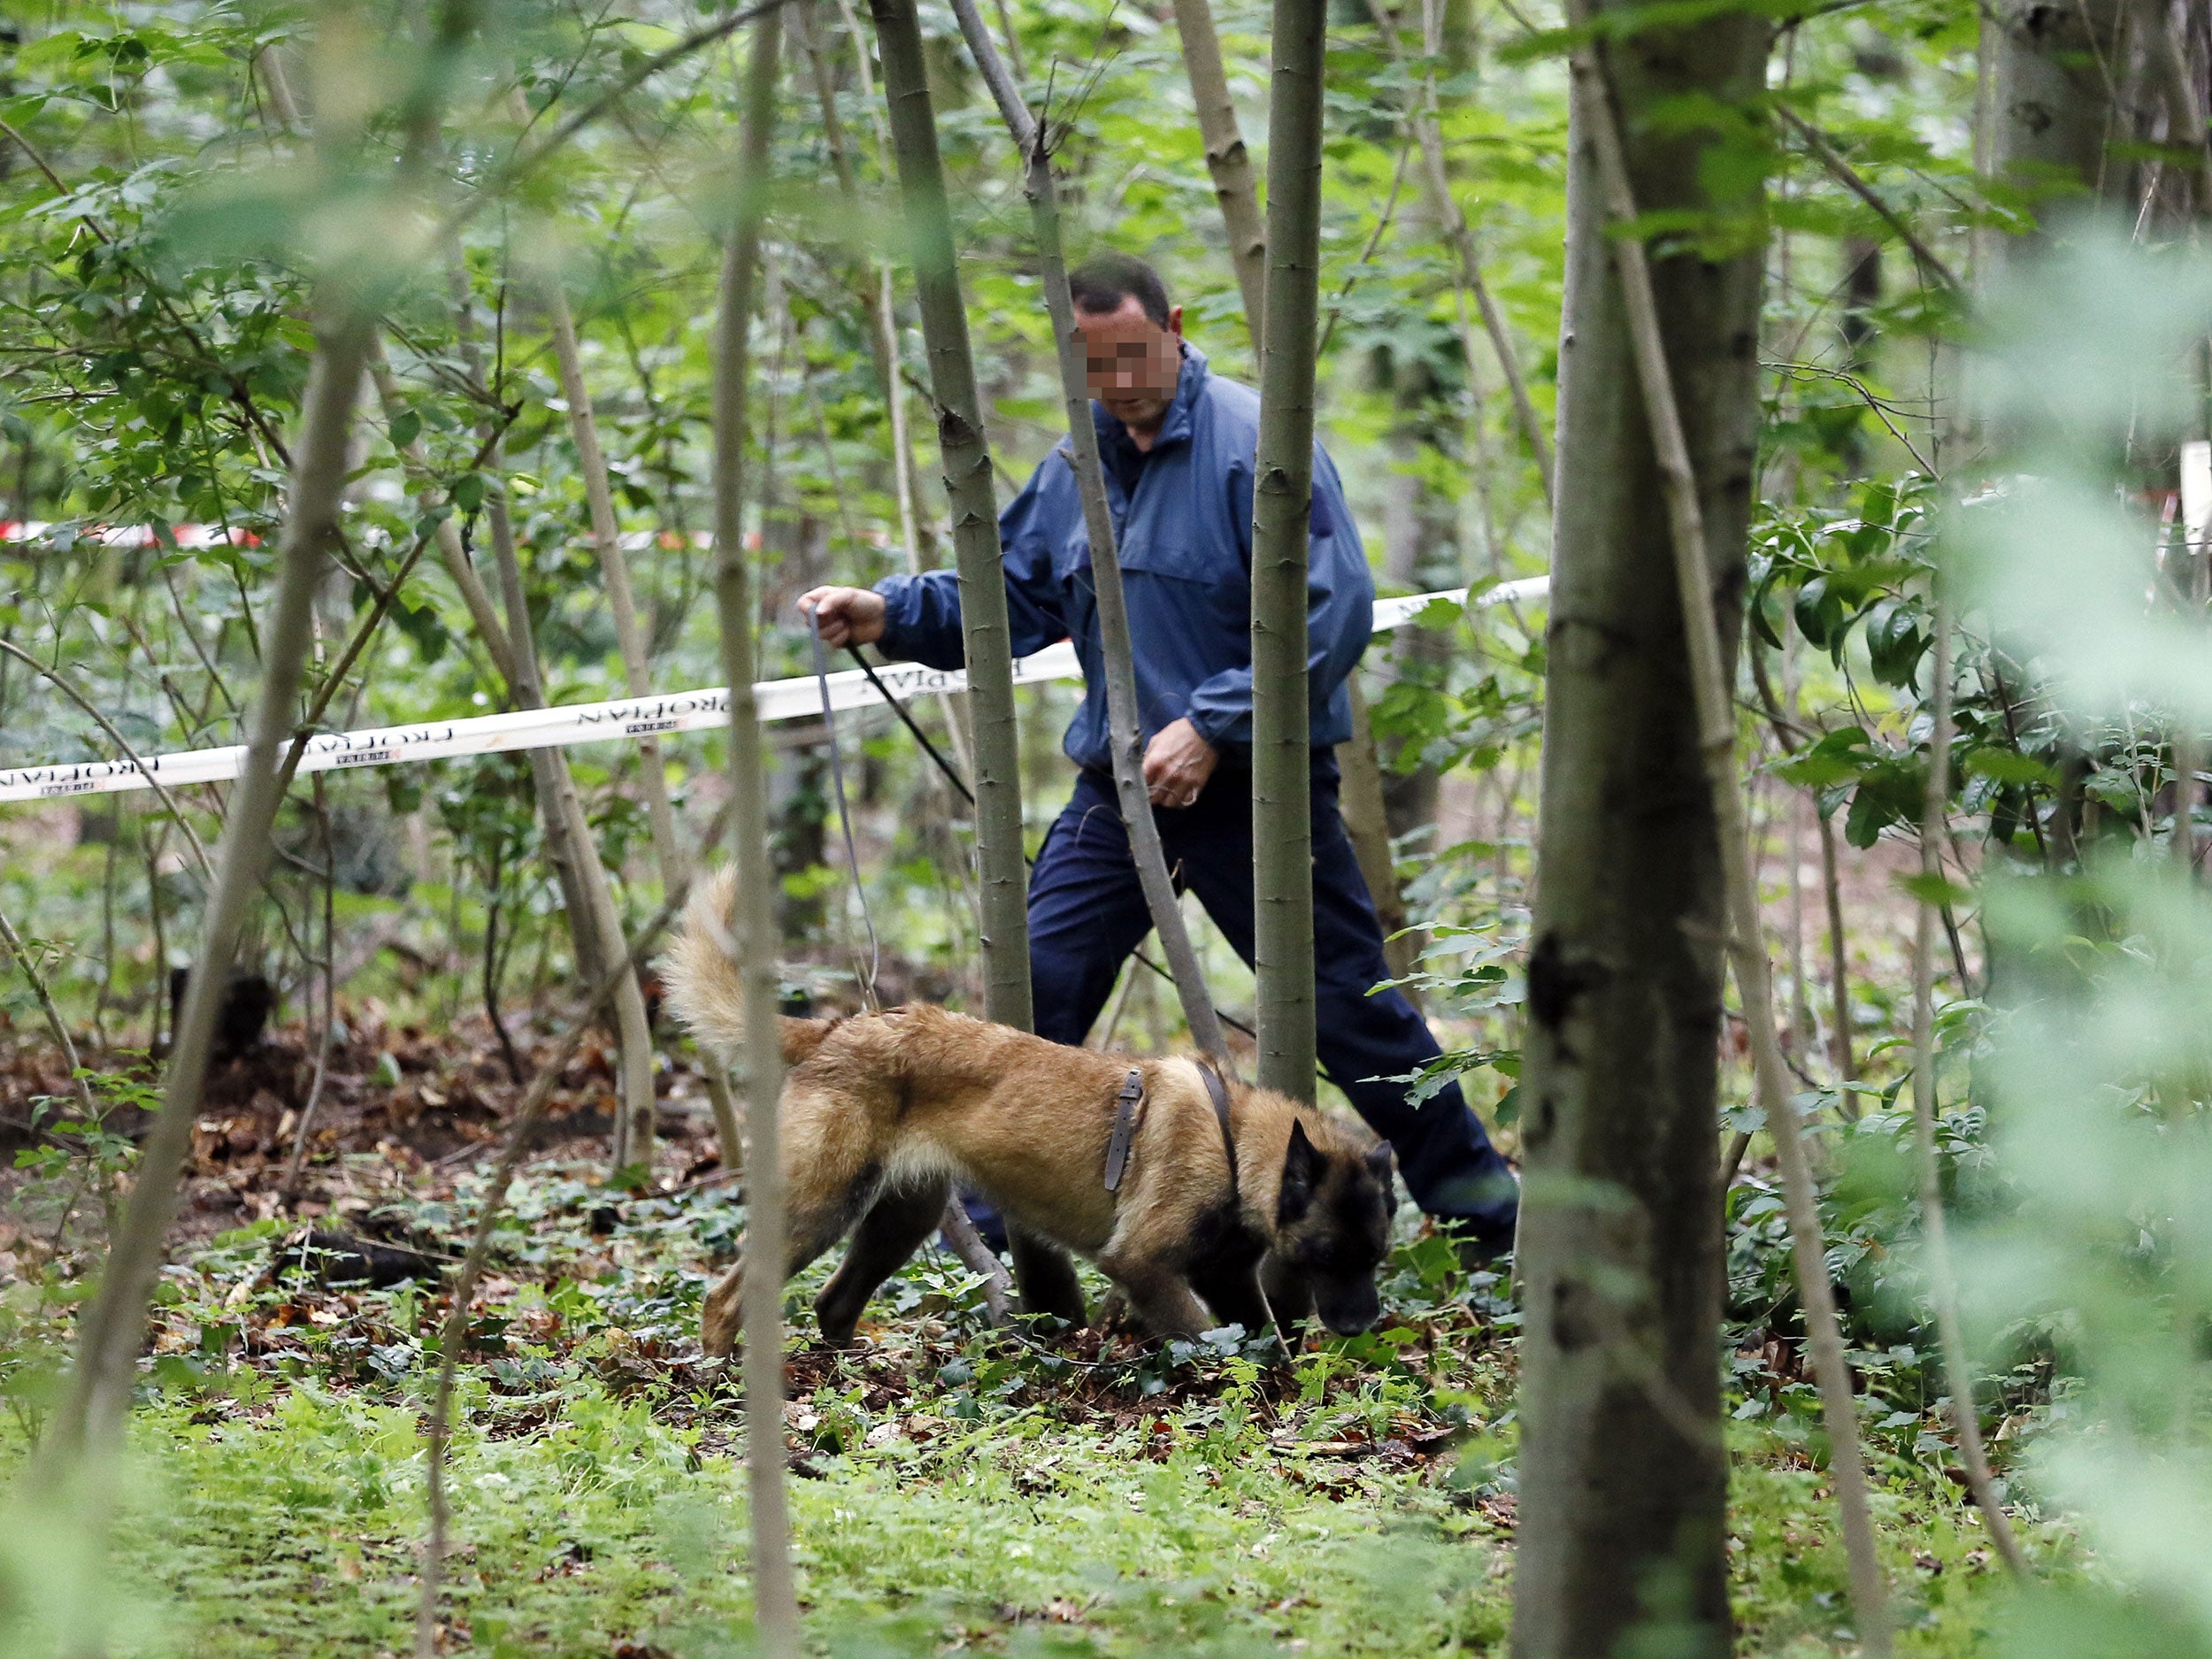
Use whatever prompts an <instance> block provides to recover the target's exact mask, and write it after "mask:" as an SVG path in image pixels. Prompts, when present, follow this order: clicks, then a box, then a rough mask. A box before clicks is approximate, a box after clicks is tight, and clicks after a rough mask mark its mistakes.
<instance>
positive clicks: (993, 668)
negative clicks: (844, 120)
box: [869, 0, 1034, 1031]
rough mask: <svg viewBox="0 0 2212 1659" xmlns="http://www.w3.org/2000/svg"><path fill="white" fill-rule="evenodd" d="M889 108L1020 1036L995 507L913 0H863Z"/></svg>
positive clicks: (987, 872)
mask: <svg viewBox="0 0 2212 1659" xmlns="http://www.w3.org/2000/svg"><path fill="white" fill-rule="evenodd" d="M869 12H870V15H871V16H872V18H873V19H874V20H875V26H876V44H877V49H878V50H879V52H880V53H881V55H882V59H883V81H884V96H885V98H886V99H887V102H888V103H889V105H890V111H891V147H892V151H893V154H894V155H895V157H896V158H897V162H898V173H899V193H900V195H901V196H902V197H903V198H904V201H905V206H906V224H907V234H908V237H909V240H910V244H911V246H912V248H913V250H914V285H915V288H916V289H917V291H918V294H919V296H920V299H921V311H922V338H923V342H924V343H925V344H926V347H927V348H928V351H929V378H930V390H931V396H932V397H933V400H934V402H935V403H936V405H937V442H938V446H939V449H940V450H941V454H942V456H943V462H944V480H945V492H946V495H948V496H949V498H950V501H951V503H952V541H953V552H954V555H955V557H956V564H957V565H958V568H959V572H960V626H961V633H962V635H963V637H964V642H965V645H966V651H967V664H968V707H969V713H970V716H971V724H972V727H973V731H974V742H975V761H974V768H973V772H972V776H973V778H974V780H975V797H976V814H975V815H976V842H977V849H976V853H977V856H976V864H977V876H978V879H979V886H980V887H981V889H982V910H983V941H982V943H983V1011H984V1015H985V1018H989V1019H993V1020H996V1021H997V1022H998V1023H999V1024H1001V1025H1012V1026H1014V1027H1016V1028H1017V1029H1018V1030H1021V1031H1027V1030H1028V1029H1029V1028H1030V1026H1031V1025H1033V1023H1034V1021H1033V1014H1032V1010H1031V1002H1030V987H1029V903H1028V885H1029V883H1028V872H1027V868H1026V866H1025V864H1024V861H1023V858H1022V810H1021V768H1020V760H1021V752H1020V749H1019V746H1018V726H1017V725H1016V721H1015V715H1014V662H1013V656H1012V653H1011V650H1010V641H1009V633H1008V626H1007V620H1006V578H1005V573H1004V572H1003V571H1002V568H1001V566H1000V564H999V556H1000V550H999V540H998V503H997V499H996V497H995V495H993V493H992V490H991V456H990V449H989V446H988V444H987V442H986V438H985V434H984V429H983V412H982V406H981V403H980V400H979V398H978V396H977V393H976V385H975V360H974V357H972V354H971V353H970V351H969V349H968V314H967V310H966V307H965V304H964V301H963V300H962V298H961V293H960V271H959V265H958V262H957V258H956V253H955V250H954V248H953V241H952V212H951V209H950V207H949V204H947V202H946V199H945V176H944V167H943V164H942V163H941V161H940V159H939V157H938V153H937V120H936V114H935V111H933V109H932V107H931V103H930V96H929V77H928V73H927V70H926V65H925V62H924V58H923V51H922V31H921V24H920V21H919V20H918V18H917V16H916V14H915V0H870V5H869Z"/></svg>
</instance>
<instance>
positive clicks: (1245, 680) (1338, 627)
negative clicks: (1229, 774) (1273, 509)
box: [1186, 444, 1375, 753]
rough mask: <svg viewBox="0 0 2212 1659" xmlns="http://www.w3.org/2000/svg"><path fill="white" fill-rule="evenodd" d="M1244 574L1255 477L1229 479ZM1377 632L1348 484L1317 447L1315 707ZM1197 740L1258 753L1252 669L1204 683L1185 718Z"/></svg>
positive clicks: (1311, 673) (1309, 623) (1311, 614)
mask: <svg viewBox="0 0 2212 1659" xmlns="http://www.w3.org/2000/svg"><path fill="white" fill-rule="evenodd" d="M1229 499H1230V508H1231V511H1232V512H1233V513H1235V514H1237V523H1238V526H1239V530H1238V538H1239V541H1240V550H1241V551H1242V553H1243V556H1244V564H1245V568H1246V569H1247V570H1249V569H1250V568H1251V564H1252V546H1251V537H1252V528H1251V526H1252V476H1251V473H1250V472H1249V471H1248V470H1245V469H1238V470H1237V471H1234V472H1231V474H1230V476H1229ZM1374 626H1375V578H1374V573H1373V572H1371V571H1370V570H1369V569H1368V568H1367V550H1366V549H1364V548H1363V547H1362V546H1361V545H1360V539H1359V526H1357V525H1356V524H1354V523H1353V522H1352V512H1351V509H1350V508H1349V507H1348V506H1347V505H1346V504H1345V501H1344V485H1343V481H1342V480H1340V479H1339V478H1338V477H1337V472H1336V467H1335V465H1334V464H1333V462H1331V461H1330V459H1329V457H1328V455H1327V452H1326V451H1325V450H1324V449H1322V448H1321V446H1320V445H1319V444H1315V445H1314V446H1313V507H1312V511H1311V514H1310V518H1308V520H1307V543H1306V652H1307V654H1306V672H1307V675H1308V677H1309V691H1310V703H1311V706H1312V707H1313V708H1315V709H1325V708H1326V707H1327V706H1328V703H1329V699H1330V698H1332V697H1333V696H1334V695H1336V689H1337V687H1339V686H1340V685H1342V684H1343V683H1344V681H1345V680H1347V679H1348V678H1349V677H1350V675H1351V672H1352V670H1353V669H1354V668H1356V667H1357V666H1358V664H1359V659H1360V656H1361V654H1362V653H1363V652H1364V651H1365V650H1366V649H1367V640H1368V636H1369V635H1370V634H1371V633H1372V632H1373V631H1374ZM1186 712H1187V718H1189V720H1190V723H1191V726H1192V727H1193V729H1194V730H1195V731H1196V732H1197V733H1198V735H1199V736H1201V737H1202V738H1204V739H1205V740H1206V741H1208V742H1209V743H1210V744H1212V745H1213V746H1214V747H1215V748H1216V749H1229V750H1232V751H1235V752H1238V753H1247V752H1249V750H1250V749H1251V747H1252V665H1251V664H1250V663H1249V662H1247V663H1245V664H1243V665H1242V666H1240V667H1237V668H1231V669H1225V670H1224V671H1222V672H1220V673H1218V674H1216V675H1214V676H1213V677H1212V678H1211V679H1210V680H1203V681H1202V682H1201V683H1200V684H1199V685H1198V686H1197V687H1196V688H1195V689H1194V690H1193V691H1192V693H1191V695H1190V706H1189V708H1188V709H1187V711H1186Z"/></svg>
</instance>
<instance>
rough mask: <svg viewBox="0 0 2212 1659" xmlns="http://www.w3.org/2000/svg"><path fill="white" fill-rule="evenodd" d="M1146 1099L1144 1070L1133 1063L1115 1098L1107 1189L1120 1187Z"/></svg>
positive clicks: (1107, 1168) (1109, 1190) (1113, 1190)
mask: <svg viewBox="0 0 2212 1659" xmlns="http://www.w3.org/2000/svg"><path fill="white" fill-rule="evenodd" d="M1143 1099H1144V1073H1143V1072H1141V1071H1138V1070H1137V1069H1136V1068H1135V1067H1134V1066H1132V1067H1130V1068H1129V1075H1128V1076H1127V1077H1126V1078H1125V1079H1123V1080H1122V1085H1121V1093H1120V1094H1118V1095H1117V1096H1116V1097H1115V1103H1114V1133H1113V1136H1112V1138H1111V1139H1110V1140H1109V1141H1107V1142H1106V1190H1107V1191H1108V1192H1115V1191H1117V1190H1118V1189H1119V1187H1120V1186H1121V1178H1122V1174H1123V1172H1124V1171H1125V1170H1127V1169H1128V1167H1129V1148H1130V1147H1131V1146H1132V1145H1133V1144H1134V1142H1135V1141H1136V1139H1137V1108H1138V1106H1139V1104H1140V1103H1141V1102H1142V1101H1143Z"/></svg>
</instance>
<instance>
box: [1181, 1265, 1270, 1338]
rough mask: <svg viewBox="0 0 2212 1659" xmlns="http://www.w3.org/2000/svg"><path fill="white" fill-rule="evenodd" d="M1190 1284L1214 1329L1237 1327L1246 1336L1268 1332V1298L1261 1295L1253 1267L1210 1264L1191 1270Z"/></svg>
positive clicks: (1255, 1266) (1257, 1276) (1255, 1270)
mask: <svg viewBox="0 0 2212 1659" xmlns="http://www.w3.org/2000/svg"><path fill="white" fill-rule="evenodd" d="M1190 1282H1191V1288H1192V1289H1194V1290H1195V1291H1196V1292H1197V1293H1198V1294H1199V1295H1200V1296H1202V1297H1203V1298H1204V1299H1205V1303H1206V1305H1207V1306H1208V1307H1209V1308H1211V1309H1212V1310H1213V1311H1214V1323H1215V1324H1216V1325H1242V1326H1243V1327H1244V1334H1245V1335H1247V1336H1257V1335H1258V1334H1259V1333H1261V1332H1262V1331H1263V1330H1265V1329H1266V1328H1267V1325H1268V1323H1269V1321H1270V1318H1271V1315H1270V1314H1269V1312H1268V1303H1267V1298H1266V1297H1265V1296H1263V1295H1262V1294H1260V1276H1259V1269H1258V1267H1257V1265H1256V1263H1250V1262H1243V1263H1209V1264H1207V1265H1205V1266H1201V1267H1194V1268H1192V1269H1191V1274H1190Z"/></svg>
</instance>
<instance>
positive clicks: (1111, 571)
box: [952, 0, 1230, 1065]
mask: <svg viewBox="0 0 2212 1659" xmlns="http://www.w3.org/2000/svg"><path fill="white" fill-rule="evenodd" d="M952 9H953V12H954V14H955V15H956V17H958V19H960V30H961V33H962V34H963V35H965V36H966V37H967V41H968V50H969V51H970V52H971V53H972V55H973V56H974V58H975V62H976V67H977V68H978V69H979V70H980V71H981V72H982V74H983V80H984V84H985V85H987V86H988V87H989V88H990V89H991V96H993V97H994V98H995V100H996V101H997V103H998V106H999V113H1000V115H1001V116H1002V117H1003V118H1004V119H1005V122H1006V130H1007V132H1008V133H1009V134H1011V136H1012V138H1013V140H1014V147H1015V149H1016V150H1019V151H1020V152H1021V157H1022V168H1023V177H1022V185H1023V188H1024V190H1025V192H1026V194H1027V195H1028V197H1029V209H1030V215H1031V222H1032V224H1033V227H1034V229H1035V231H1036V236H1037V264H1038V267H1039V270H1038V275H1039V278H1040V280H1041V281H1042V283H1043V285H1044V290H1045V309H1046V311H1048V312H1049V313H1050V315H1051V318H1052V333H1053V339H1054V342H1055V343H1056V346H1057V348H1058V356H1059V365H1060V392H1061V401H1062V403H1063V405H1064V408H1065V411H1066V414H1067V422H1068V447H1069V449H1070V451H1071V457H1072V459H1073V463H1074V467H1075V486H1076V493H1077V494H1078V495H1079V496H1080V497H1081V499H1082V503H1083V527H1084V529H1085V530H1086V531H1087V533H1088V534H1089V536H1090V541H1091V578H1092V588H1093V594H1094V597H1095V599H1096V600H1097V603H1098V632H1099V644H1100V648H1101V655H1102V657H1103V658H1104V665H1105V673H1106V721H1107V727H1108V741H1109V743H1110V746H1111V750H1112V757H1113V766H1114V795H1115V798H1116V800H1117V802H1118V804H1119V805H1120V808H1121V819H1122V823H1123V824H1124V826H1126V828H1127V830H1128V833H1129V847H1130V851H1131V853H1132V854H1133V856H1134V857H1135V860H1136V864H1137V880H1138V883H1139V885H1140V886H1141V887H1142V888H1143V889H1144V902H1145V908H1146V910H1148V911H1149V912H1150V913H1151V917H1152V926H1153V930H1154V931H1155V932H1156V933H1158V934H1159V935H1160V948H1161V949H1163V950H1164V952H1165V953H1166V955H1167V961H1168V968H1169V971H1170V972H1171V973H1172V974H1173V975H1174V978H1175V994H1176V995H1177V997H1178V998H1179V1000H1180V1001H1181V1002H1182V1005H1183V1018H1185V1019H1186V1020H1187V1021H1188V1022H1189V1024H1190V1030H1191V1037H1192V1039H1193V1041H1195V1042H1196V1043H1197V1044H1198V1046H1199V1047H1200V1048H1202V1049H1203V1050H1204V1051H1205V1052H1206V1053H1208V1054H1210V1055H1212V1056H1215V1057H1216V1058H1217V1059H1218V1060H1220V1061H1221V1062H1222V1063H1223V1064H1225V1065H1226V1064H1230V1054H1229V1044H1228V1041H1227V1039H1226V1038H1225V1037H1224V1036H1223V1035H1222V1032H1221V1021H1220V1019H1219V1018H1217V1016H1216V1015H1215V1013H1214V1004H1213V997H1212V995H1211V994H1210V992H1209V991H1208V990H1207V988H1206V975H1205V972H1204V970H1203V969H1202V968H1201V967H1200V966H1199V963H1198V952H1197V951H1196V950H1195V949H1194V948H1193V947H1192V945H1191V938H1190V930H1189V929H1188V928H1187V927H1186V926H1184V925H1183V910H1182V906H1181V905H1180V904H1179V902H1177V900H1176V895H1175V883H1174V881H1173V880H1172V879H1171V878H1170V876H1169V875H1168V870H1167V854H1166V851H1165V849H1163V848H1162V846H1161V844H1160V826H1159V824H1158V822H1157V820H1156V819H1155V818H1153V816H1152V801H1151V795H1150V791H1149V790H1148V788H1147V787H1146V785H1145V780H1144V751H1143V747H1142V745H1143V731H1142V727H1141V724H1140V721H1139V717H1138V713H1137V668H1136V656H1135V650H1134V647H1133V645H1132V643H1131V641H1130V637H1129V603H1128V600H1127V598H1126V597H1125V595H1124V593H1123V590H1122V581H1121V560H1120V558H1119V557H1118V553H1117V550H1116V541H1115V536H1114V515H1113V511H1112V509H1111V508H1110V506H1109V505H1108V503H1107V500H1106V472H1105V468H1104V467H1103V465H1102V464H1101V463H1100V460H1099V456H1098V429H1097V427H1096V426H1094V425H1093V424H1092V420H1091V397H1090V393H1089V391H1088V390H1087V376H1086V372H1085V368H1084V361H1083V340H1082V335H1081V334H1080V333H1079V330H1078V328H1077V326H1076V321H1075V302H1074V300H1073V298H1072V297H1071V295H1070V293H1069V291H1068V264H1067V257H1066V255H1065V253H1064V252H1063V250H1062V248H1061V242H1060V197H1059V191H1058V189H1057V187H1056V184H1055V181H1054V180H1053V176H1052V154H1051V151H1050V150H1048V149H1047V148H1046V139H1047V134H1045V133H1043V132H1042V131H1041V130H1040V128H1039V127H1038V126H1037V123H1036V121H1035V120H1034V119H1032V117H1031V116H1030V113H1029V111H1028V109H1027V107H1026V106H1025V104H1023V103H1022V99H1021V89H1020V88H1018V86H1016V85H1015V84H1014V79H1013V77H1012V76H1011V75H1010V74H1009V73H1007V69H1006V65H1004V64H1003V63H1002V62H1001V61H1000V59H999V56H998V50H997V48H996V45H995V43H994V42H993V41H992V39H991V32H990V30H989V29H988V28H987V27H985V25H984V21H983V14H982V13H981V12H978V11H977V10H976V9H975V0H953V5H952Z"/></svg>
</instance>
